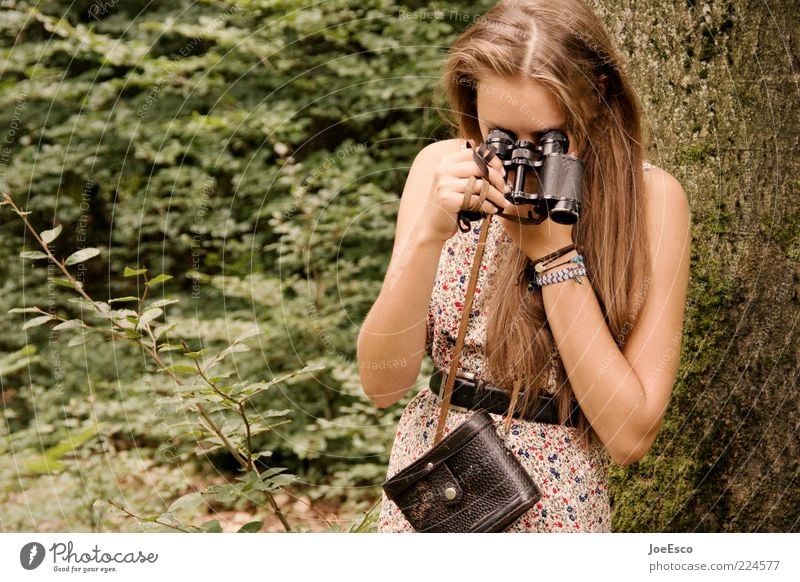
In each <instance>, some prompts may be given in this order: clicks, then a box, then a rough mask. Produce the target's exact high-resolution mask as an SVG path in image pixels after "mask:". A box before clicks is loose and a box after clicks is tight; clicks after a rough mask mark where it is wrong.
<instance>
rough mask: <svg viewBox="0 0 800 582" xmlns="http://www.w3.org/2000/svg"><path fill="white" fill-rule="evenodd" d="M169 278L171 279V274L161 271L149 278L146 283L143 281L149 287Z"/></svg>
mask: <svg viewBox="0 0 800 582" xmlns="http://www.w3.org/2000/svg"><path fill="white" fill-rule="evenodd" d="M170 279H172V275H165V274H164V273H161V274H160V275H156V276H155V277H153V278H152V279H150V280H149V281H148V282H147V283H145V285H147V286H148V287H150V286H152V285H158V284H159V283H163V282H164V281H169V280H170Z"/></svg>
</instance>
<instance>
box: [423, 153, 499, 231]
mask: <svg viewBox="0 0 800 582" xmlns="http://www.w3.org/2000/svg"><path fill="white" fill-rule="evenodd" d="M470 143H472V142H470ZM472 151H473V150H472V149H471V148H468V147H466V145H465V146H464V147H463V148H462V149H460V150H458V151H456V152H453V153H451V154H445V155H444V156H442V158H441V160H440V161H439V164H438V165H437V166H436V169H435V171H434V180H433V184H432V186H431V190H430V193H429V195H428V204H427V205H426V209H425V210H426V211H425V212H424V213H423V217H422V221H421V224H420V228H422V229H423V231H424V233H425V234H426V235H427V236H428V237H430V238H433V239H435V240H439V241H442V242H444V241H446V240H447V239H449V238H450V237H452V236H453V235H454V234H455V233H456V230H457V228H458V213H459V211H460V210H461V207H462V205H463V203H464V190H465V189H466V188H467V184H468V182H469V178H470V176H476V177H477V179H476V180H475V184H474V186H473V188H472V197H471V200H472V202H471V205H472V206H474V205H475V204H477V202H478V199H479V197H480V192H481V187H482V186H483V177H481V169H480V168H479V167H478V164H477V163H475V160H474V159H473V157H472ZM505 178H506V172H505V169H504V168H503V163H502V161H501V160H500V158H498V157H497V156H493V157H492V160H491V161H490V162H489V184H490V186H489V192H488V193H487V195H486V200H485V201H484V202H483V205H482V206H481V208H480V210H481V211H482V212H484V213H486V214H495V213H497V212H498V211H499V210H503V209H505V208H508V207H509V206H511V202H509V201H508V200H506V198H505V192H506V188H507V187H506V181H505Z"/></svg>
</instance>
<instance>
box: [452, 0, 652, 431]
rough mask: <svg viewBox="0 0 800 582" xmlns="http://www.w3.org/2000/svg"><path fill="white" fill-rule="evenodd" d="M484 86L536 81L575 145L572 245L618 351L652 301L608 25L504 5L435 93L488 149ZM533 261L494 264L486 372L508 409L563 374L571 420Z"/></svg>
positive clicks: (569, 1) (463, 44) (563, 6)
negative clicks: (579, 186) (531, 276)
mask: <svg viewBox="0 0 800 582" xmlns="http://www.w3.org/2000/svg"><path fill="white" fill-rule="evenodd" d="M486 75H493V76H499V77H501V78H504V79H519V78H520V76H525V77H528V78H531V79H533V80H535V81H537V82H539V83H541V84H542V85H543V86H545V87H546V88H547V89H549V90H550V91H551V93H552V95H553V96H554V97H555V99H556V100H557V101H558V103H559V104H560V105H561V106H562V107H563V110H564V112H565V114H566V120H567V121H566V127H565V129H566V131H567V134H568V135H569V136H570V138H571V139H577V140H578V144H580V145H578V151H580V152H581V154H580V155H581V159H582V160H583V163H584V167H585V173H584V189H583V200H582V207H581V217H580V220H579V221H578V224H577V225H576V228H575V235H574V236H575V241H576V243H577V244H578V245H579V247H580V248H581V251H582V253H583V255H584V257H585V261H586V264H587V270H588V272H589V275H588V279H589V281H590V282H591V285H592V287H593V289H594V291H595V294H596V295H597V297H598V299H599V302H600V306H601V308H602V311H603V314H604V317H605V320H606V322H607V324H608V328H609V330H610V331H611V333H612V335H613V337H614V339H615V341H616V343H617V345H618V346H619V347H620V348H621V347H622V346H623V345H624V343H625V340H626V338H627V336H628V335H629V333H630V331H631V329H632V328H633V325H634V324H635V322H636V319H637V317H638V314H639V313H640V312H641V308H642V305H643V303H644V300H645V297H646V286H647V282H648V281H649V277H648V273H649V258H648V253H647V246H646V242H647V239H646V230H645V216H644V204H643V175H642V159H643V153H642V152H643V143H642V142H643V137H642V134H643V128H642V123H641V105H640V103H639V99H638V97H637V95H636V93H635V91H634V89H633V87H632V86H631V84H630V82H629V81H628V79H627V78H626V76H625V74H624V73H623V71H622V69H621V68H620V57H619V54H618V52H617V50H616V48H615V46H614V44H613V42H612V41H611V39H610V37H609V35H608V33H607V31H606V29H605V27H604V25H603V23H602V22H601V21H600V19H599V18H598V17H597V16H596V15H595V14H594V12H593V11H592V10H591V8H589V7H588V6H587V5H586V4H584V3H583V2H582V1H580V0H501V1H500V2H498V3H497V4H496V5H495V6H494V7H493V8H492V9H491V10H489V11H488V12H487V13H486V14H485V15H483V16H482V17H480V18H479V19H478V20H477V21H476V22H475V23H474V24H473V25H472V26H470V27H469V28H468V29H467V30H466V31H464V32H463V33H462V34H461V35H460V36H459V37H458V39H457V40H456V41H455V43H454V44H453V46H452V47H451V49H450V51H449V54H448V58H447V60H446V63H445V71H444V76H443V79H442V83H441V85H440V86H439V88H438V89H437V93H439V94H441V93H442V92H444V93H445V94H446V98H447V101H448V105H449V109H450V112H451V116H452V119H449V120H448V121H450V122H451V123H452V125H453V127H454V129H456V130H457V132H458V135H459V136H460V137H462V138H463V137H466V138H468V139H471V140H473V143H480V142H482V141H483V136H482V135H481V130H480V127H479V124H478V116H477V106H476V103H477V100H476V88H477V84H478V83H479V82H480V81H481V80H482V79H484V78H485V76H486ZM598 97H599V98H600V103H598ZM495 220H497V219H495ZM528 262H529V259H528V257H527V256H526V255H525V254H524V253H521V252H519V253H508V255H507V256H505V257H503V258H502V260H501V264H499V265H498V268H497V271H496V281H495V285H496V286H495V288H494V289H493V292H492V293H491V296H490V297H489V300H488V303H487V314H488V317H489V321H488V329H487V336H486V340H485V341H486V355H487V368H488V369H487V373H488V376H489V377H490V378H491V380H492V381H493V382H494V383H496V384H498V385H499V386H503V387H505V388H506V389H508V390H510V391H511V393H512V398H511V400H512V403H513V402H514V401H516V400H517V397H518V395H519V393H520V390H524V397H523V398H522V399H521V402H519V405H520V407H521V408H525V407H527V406H529V405H530V404H531V403H532V402H533V396H535V395H538V394H539V393H541V392H542V391H543V390H544V389H545V386H546V384H547V381H548V378H549V377H550V374H551V373H555V377H556V382H557V386H558V388H557V391H556V400H557V402H558V405H559V410H560V415H561V419H562V421H563V420H564V419H565V418H566V416H567V414H568V412H569V405H570V401H571V399H572V398H573V393H572V388H571V387H570V385H569V382H568V381H567V378H566V372H565V370H564V367H563V364H561V361H560V359H558V358H553V355H554V354H555V353H556V351H555V342H554V340H553V336H552V334H551V332H550V329H549V327H548V325H547V318H546V314H545V310H544V305H543V302H542V297H541V293H535V294H528V292H527V288H526V285H525V284H520V283H519V275H520V273H521V271H522V270H523V269H524V268H525V266H526V264H527V263H528ZM523 283H524V282H523ZM609 357H610V358H612V357H614V354H609ZM602 373H603V370H598V374H602ZM579 418H580V423H579V426H578V432H579V434H580V437H581V440H582V442H583V443H584V444H586V445H588V444H589V443H590V442H591V441H592V440H594V439H596V437H597V435H596V433H595V432H594V431H593V430H592V429H591V427H590V426H589V423H588V421H587V419H586V418H585V416H584V415H583V414H582V413H581V414H580V417H579Z"/></svg>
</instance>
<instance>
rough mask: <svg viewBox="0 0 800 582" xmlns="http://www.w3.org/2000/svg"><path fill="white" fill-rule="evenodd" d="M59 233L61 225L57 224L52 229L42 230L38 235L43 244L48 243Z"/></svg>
mask: <svg viewBox="0 0 800 582" xmlns="http://www.w3.org/2000/svg"><path fill="white" fill-rule="evenodd" d="M60 234H61V225H60V224H59V225H58V226H57V227H55V228H54V229H53V230H43V231H42V232H40V233H39V236H40V237H41V238H42V240H43V241H44V243H45V244H50V243H51V242H53V241H54V240H56V238H57V237H58V235H60Z"/></svg>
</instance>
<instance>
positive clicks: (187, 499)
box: [166, 491, 204, 513]
mask: <svg viewBox="0 0 800 582" xmlns="http://www.w3.org/2000/svg"><path fill="white" fill-rule="evenodd" d="M202 505H204V501H203V495H202V493H200V492H199V491H192V492H191V493H188V494H186V495H183V496H181V497H178V498H177V499H176V500H175V501H173V502H172V504H171V505H170V506H169V509H167V511H166V513H178V512H180V511H187V510H188V511H195V510H198V509H200V507H201V506H202Z"/></svg>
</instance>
